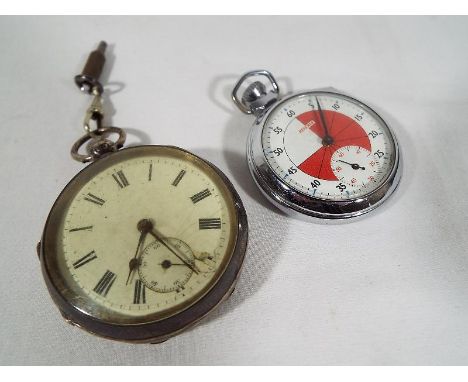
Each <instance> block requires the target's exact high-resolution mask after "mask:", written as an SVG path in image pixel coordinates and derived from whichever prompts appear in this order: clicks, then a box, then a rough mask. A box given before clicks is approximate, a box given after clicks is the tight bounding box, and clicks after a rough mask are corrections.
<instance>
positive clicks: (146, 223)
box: [125, 219, 153, 285]
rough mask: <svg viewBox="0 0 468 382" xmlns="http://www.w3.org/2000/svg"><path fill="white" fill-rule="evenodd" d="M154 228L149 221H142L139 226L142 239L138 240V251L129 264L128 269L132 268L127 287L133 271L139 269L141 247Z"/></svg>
mask: <svg viewBox="0 0 468 382" xmlns="http://www.w3.org/2000/svg"><path fill="white" fill-rule="evenodd" d="M152 228H153V223H152V222H151V220H149V219H142V220H140V221H139V222H138V224H137V229H138V230H139V231H140V232H141V234H140V238H139V239H138V245H137V249H136V251H135V256H133V257H132V258H131V259H130V262H129V263H128V267H129V268H130V270H129V272H128V277H127V282H126V283H125V285H128V282H129V280H130V277H131V275H132V274H133V271H134V270H135V269H136V268H137V267H138V255H139V253H140V249H141V245H142V244H143V243H144V241H145V238H146V235H147V233H148V231H149V230H150V229H152Z"/></svg>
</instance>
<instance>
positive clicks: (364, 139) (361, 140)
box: [297, 110, 371, 180]
mask: <svg viewBox="0 0 468 382" xmlns="http://www.w3.org/2000/svg"><path fill="white" fill-rule="evenodd" d="M322 112H323V118H324V120H325V124H326V125H327V128H328V135H329V136H330V137H331V138H332V139H333V143H332V144H331V145H328V146H322V147H321V148H320V149H318V150H317V151H316V152H315V153H313V154H312V155H311V156H309V157H308V158H307V159H306V160H305V161H303V162H302V163H301V164H300V165H299V166H298V168H299V169H300V170H301V171H302V172H304V173H306V174H308V175H310V176H313V177H315V178H318V179H323V180H338V178H337V177H336V176H335V174H334V173H333V170H332V168H331V158H332V156H333V154H334V152H335V151H336V150H339V149H340V148H342V147H344V146H358V147H362V148H364V149H366V150H369V151H371V143H370V140H369V136H368V135H367V133H366V131H365V130H364V129H363V128H362V127H361V125H359V124H358V123H357V122H356V121H355V120H354V119H352V118H350V117H348V116H346V115H344V114H341V113H338V112H336V111H332V110H323V111H322ZM297 120H299V121H300V122H301V123H302V124H303V125H304V126H307V128H308V129H309V130H310V131H312V132H313V133H314V134H316V135H317V136H318V137H320V138H321V139H323V138H324V137H325V128H324V126H323V125H322V122H321V119H320V114H319V112H318V111H316V110H311V111H307V112H305V113H302V114H301V115H299V116H297Z"/></svg>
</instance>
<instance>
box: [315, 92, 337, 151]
mask: <svg viewBox="0 0 468 382" xmlns="http://www.w3.org/2000/svg"><path fill="white" fill-rule="evenodd" d="M315 100H316V101H317V107H318V110H319V115H320V122H321V124H322V127H323V130H325V135H324V136H323V139H322V144H323V145H324V146H330V145H331V144H332V143H333V138H332V137H331V135H330V133H329V132H328V127H327V124H326V122H325V117H324V116H323V111H322V107H321V106H320V103H319V100H318V98H317V97H315Z"/></svg>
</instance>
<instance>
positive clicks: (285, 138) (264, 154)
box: [232, 70, 401, 222]
mask: <svg viewBox="0 0 468 382" xmlns="http://www.w3.org/2000/svg"><path fill="white" fill-rule="evenodd" d="M265 78H266V79H267V80H266V81H264V79H265ZM262 80H263V81H262ZM241 88H243V89H244V90H243V92H242V93H241V96H239V93H240V89H241ZM232 99H233V101H234V103H235V104H236V105H237V106H238V108H239V109H240V110H241V111H242V112H243V113H246V114H253V115H254V116H255V117H256V120H255V122H254V124H253V127H252V129H251V131H250V135H249V138H248V143H247V160H248V164H249V169H250V172H251V174H252V177H253V178H254V180H255V182H256V183H257V185H258V187H259V188H260V190H261V191H262V192H263V194H265V196H266V197H267V198H268V199H269V200H270V201H271V202H272V203H273V204H274V205H276V206H277V207H278V208H280V209H281V210H283V211H284V212H286V213H287V214H290V215H293V216H296V217H299V218H303V219H305V220H313V221H321V222H331V221H335V222H337V221H344V220H346V219H351V218H356V217H358V216H362V215H364V214H366V213H368V212H370V211H372V210H374V209H375V208H376V207H378V206H379V205H381V204H382V203H383V202H384V201H385V200H386V199H387V198H388V197H389V196H390V195H391V194H392V192H393V191H394V190H395V188H396V187H397V185H398V182H399V179H400V174H401V159H400V155H399V148H398V143H397V140H396V138H395V135H394V133H393V132H392V130H391V129H390V127H389V126H388V124H387V123H386V122H385V121H384V120H383V119H382V118H381V117H380V116H379V115H378V114H377V113H376V112H375V111H374V110H372V109H371V108H370V107H369V106H367V105H365V104H364V103H363V102H361V101H358V100H357V99H355V98H352V97H350V96H348V95H345V94H342V93H338V92H336V91H328V90H310V91H302V92H299V93H295V94H292V95H290V96H288V97H286V98H284V99H280V96H279V87H278V84H277V82H276V80H275V79H274V77H273V75H272V74H271V73H270V72H268V71H266V70H255V71H251V72H248V73H246V74H244V75H243V76H242V77H241V78H240V80H239V81H238V82H237V84H236V85H235V87H234V89H233V91H232Z"/></svg>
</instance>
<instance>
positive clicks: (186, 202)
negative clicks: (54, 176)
mask: <svg viewBox="0 0 468 382" xmlns="http://www.w3.org/2000/svg"><path fill="white" fill-rule="evenodd" d="M105 47H106V44H105V43H104V42H101V43H100V45H99V47H98V49H97V50H95V51H94V52H92V53H91V55H90V57H89V59H88V61H87V64H86V66H85V68H84V70H83V73H82V74H81V75H79V76H77V77H75V81H76V83H77V85H78V86H79V87H80V89H81V90H82V91H84V92H86V93H89V94H91V95H92V96H93V97H94V98H93V101H92V104H91V106H90V108H89V110H88V112H87V114H86V118H85V122H84V127H85V130H86V134H85V135H84V136H83V137H82V138H80V139H79V140H78V141H77V142H76V143H75V144H74V145H73V147H72V150H71V154H72V156H73V158H74V159H77V160H79V161H81V162H92V163H91V164H90V165H88V166H87V167H86V168H85V169H83V170H82V171H81V172H80V173H78V175H76V176H75V177H74V178H73V179H72V180H71V181H70V182H69V183H68V184H67V186H66V187H65V188H64V190H63V191H62V192H61V193H60V195H59V197H58V198H57V200H56V201H55V203H54V205H53V207H52V209H51V211H50V213H49V216H48V218H47V221H46V224H45V227H44V231H43V234H42V238H41V241H40V243H39V244H38V254H39V257H40V261H41V267H42V273H43V276H44V279H45V283H46V285H47V288H48V290H49V293H50V295H51V296H52V299H53V301H54V302H55V303H56V305H57V306H58V308H59V310H60V312H61V313H62V315H63V317H64V318H65V319H66V320H67V321H68V322H70V323H72V324H73V325H76V326H79V327H81V328H83V329H85V330H87V331H88V332H91V333H93V334H96V335H99V336H102V337H106V338H109V339H115V340H122V341H128V342H150V343H158V342H162V341H164V340H166V339H168V338H169V337H171V336H173V335H176V334H178V333H180V332H181V331H183V330H185V329H187V328H189V327H190V326H192V325H194V324H195V323H197V322H198V321H199V320H200V319H202V318H203V317H205V316H206V315H207V314H209V313H210V312H211V311H212V310H213V309H214V308H215V307H216V306H217V305H218V304H219V303H220V302H221V301H223V300H224V299H225V298H227V297H228V296H229V295H230V293H231V292H232V291H233V288H234V285H235V281H236V279H237V277H238V275H239V272H240V269H241V266H242V262H243V259H244V255H245V251H246V246H247V217H246V212H245V209H244V207H243V205H242V201H241V199H240V197H239V195H238V194H237V192H236V190H235V189H234V187H233V185H232V184H231V182H230V181H229V180H228V179H227V177H226V176H225V175H224V174H223V173H222V172H221V171H220V170H219V169H218V168H217V167H215V166H214V165H213V164H211V163H209V162H207V161H206V160H204V159H202V158H200V157H198V156H196V155H194V154H192V153H190V152H188V151H186V150H183V149H181V148H178V147H173V146H151V145H147V146H136V147H129V148H125V149H120V148H121V147H122V146H123V143H124V141H125V132H124V131H123V130H122V129H120V128H116V127H103V126H102V119H103V112H102V92H103V87H102V85H101V84H100V83H99V81H98V78H99V74H100V72H101V70H102V67H103V65H104V60H105V57H104V50H105ZM94 124H95V125H96V126H95V128H92V127H91V125H93V127H94ZM111 135H118V137H117V139H113V140H112V139H111ZM82 146H85V153H80V150H82V149H80V148H81V147H82Z"/></svg>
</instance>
